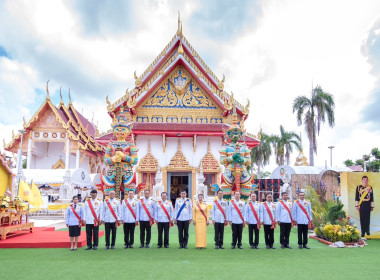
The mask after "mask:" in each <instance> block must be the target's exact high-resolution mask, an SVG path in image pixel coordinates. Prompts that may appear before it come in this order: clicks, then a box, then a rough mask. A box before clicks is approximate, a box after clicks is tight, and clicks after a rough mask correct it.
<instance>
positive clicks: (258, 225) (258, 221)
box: [249, 202, 260, 229]
mask: <svg viewBox="0 0 380 280" xmlns="http://www.w3.org/2000/svg"><path fill="white" fill-rule="evenodd" d="M249 207H251V210H252V213H253V215H254V216H255V219H256V221H257V229H260V220H259V217H258V216H257V212H256V210H255V207H253V204H252V202H250V203H249Z"/></svg>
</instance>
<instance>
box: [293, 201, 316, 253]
mask: <svg viewBox="0 0 380 280" xmlns="http://www.w3.org/2000/svg"><path fill="white" fill-rule="evenodd" d="M298 201H299V202H300V203H301V205H302V206H303V208H304V209H305V210H306V212H307V213H308V215H309V218H310V222H311V221H312V220H313V215H312V213H311V203H310V201H307V200H305V199H304V200H300V199H299V200H298ZM292 216H293V219H294V221H296V222H297V231H298V246H299V247H300V248H302V246H303V247H304V248H307V249H308V248H309V247H307V241H308V237H307V232H308V228H309V219H308V218H307V215H306V214H305V212H304V211H303V210H302V209H301V207H300V206H299V205H298V203H297V200H296V201H295V202H294V205H293V209H292Z"/></svg>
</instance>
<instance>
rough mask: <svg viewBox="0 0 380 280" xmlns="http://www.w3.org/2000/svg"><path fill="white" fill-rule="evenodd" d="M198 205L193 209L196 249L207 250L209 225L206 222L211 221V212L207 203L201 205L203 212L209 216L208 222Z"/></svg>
mask: <svg viewBox="0 0 380 280" xmlns="http://www.w3.org/2000/svg"><path fill="white" fill-rule="evenodd" d="M197 204H198V203H196V204H195V205H194V207H193V219H194V221H195V247H197V248H205V247H206V246H207V225H206V222H207V221H208V220H209V210H208V207H207V205H206V204H205V203H201V204H199V206H200V207H201V209H202V210H203V212H204V213H205V214H206V216H207V221H206V219H205V217H204V216H203V214H202V212H201V210H199V208H198V206H197Z"/></svg>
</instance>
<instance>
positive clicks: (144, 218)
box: [139, 197, 156, 248]
mask: <svg viewBox="0 0 380 280" xmlns="http://www.w3.org/2000/svg"><path fill="white" fill-rule="evenodd" d="M142 202H144V204H145V207H146V208H147V209H148V211H149V214H150V216H151V217H152V220H151V219H150V218H149V216H148V214H147V212H146V211H145V209H144V207H143V205H142ZM155 208H156V206H155V202H154V201H153V200H152V199H151V198H150V197H149V198H145V197H144V198H142V199H140V201H139V221H140V247H142V246H144V242H145V245H146V247H147V248H149V244H150V238H151V235H152V231H151V228H152V226H151V223H153V222H154V210H155ZM145 232H146V239H145Z"/></svg>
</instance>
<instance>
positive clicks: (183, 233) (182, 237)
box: [177, 220, 189, 246]
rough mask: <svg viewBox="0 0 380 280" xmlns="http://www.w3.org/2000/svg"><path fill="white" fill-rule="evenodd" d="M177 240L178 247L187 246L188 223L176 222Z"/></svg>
mask: <svg viewBox="0 0 380 280" xmlns="http://www.w3.org/2000/svg"><path fill="white" fill-rule="evenodd" d="M177 226H178V240H179V245H183V246H184V245H187V242H188V240H189V221H178V220H177Z"/></svg>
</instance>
